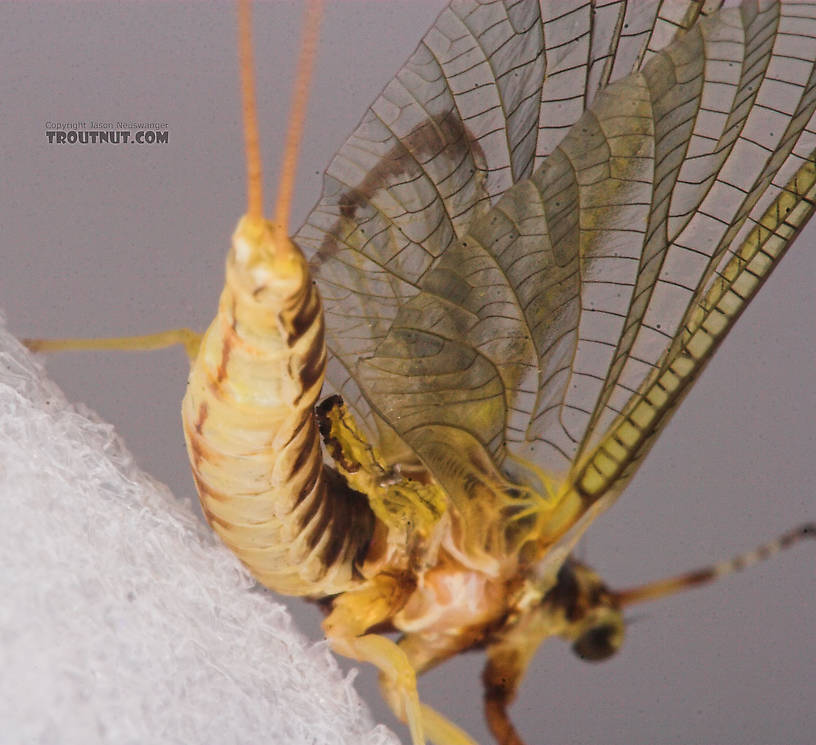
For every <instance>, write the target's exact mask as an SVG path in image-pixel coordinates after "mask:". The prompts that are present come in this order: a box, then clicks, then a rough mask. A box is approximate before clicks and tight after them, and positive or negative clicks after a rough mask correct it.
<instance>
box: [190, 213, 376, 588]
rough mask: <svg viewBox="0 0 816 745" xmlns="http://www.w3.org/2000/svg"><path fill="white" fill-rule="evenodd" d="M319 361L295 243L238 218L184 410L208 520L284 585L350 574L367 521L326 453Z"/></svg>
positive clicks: (317, 324) (321, 584)
mask: <svg viewBox="0 0 816 745" xmlns="http://www.w3.org/2000/svg"><path fill="white" fill-rule="evenodd" d="M325 364H326V348H325V341H324V325H323V311H322V308H321V305H320V298H319V296H318V293H317V291H316V289H315V287H314V285H313V283H312V281H311V277H310V275H309V272H308V268H307V266H306V262H305V261H304V260H303V257H302V255H301V253H300V251H299V250H298V249H297V248H296V247H294V245H293V244H291V243H289V244H288V246H287V247H286V249H285V251H283V252H282V253H281V252H280V251H279V250H277V251H276V249H275V248H274V246H272V245H271V244H270V242H269V231H268V229H267V228H266V226H265V225H260V224H258V223H257V222H255V223H253V222H252V221H250V220H248V219H247V218H244V219H243V220H242V221H241V223H239V226H238V228H237V230H236V233H235V236H234V237H233V246H232V249H231V251H230V253H229V257H228V259H227V278H226V285H225V288H224V291H223V293H222V295H221V299H220V302H219V308H218V314H217V315H216V317H215V320H214V321H213V322H212V324H211V325H210V328H209V329H208V330H207V332H206V334H205V335H204V338H203V339H202V343H201V348H200V350H199V353H198V357H197V358H196V360H195V361H194V363H193V365H192V369H191V372H190V378H189V381H188V385H187V392H186V394H185V397H184V402H183V404H182V420H183V422H184V432H185V438H186V441H187V449H188V452H189V455H190V461H191V464H192V468H193V475H194V478H195V481H196V486H197V488H198V493H199V497H200V499H201V505H202V507H203V510H204V514H205V515H206V517H207V519H208V521H209V522H210V524H211V525H212V527H213V529H214V530H215V531H216V532H217V533H218V535H219V536H220V537H221V538H222V540H223V541H224V542H225V543H226V544H227V546H229V547H230V548H231V549H232V550H233V551H234V552H235V553H236V554H237V555H238V557H239V558H240V559H241V561H243V562H244V564H246V565H247V567H248V568H249V569H250V571H251V572H252V573H253V575H254V576H255V577H256V578H257V579H258V580H259V581H260V582H262V583H263V584H264V585H266V586H267V587H270V588H272V589H274V590H276V591H278V592H282V593H286V594H289V595H316V596H317V595H329V594H334V593H338V592H343V591H345V590H347V589H349V588H350V587H353V586H354V585H356V584H357V583H358V581H359V580H360V576H359V573H358V567H359V565H360V564H361V562H362V561H363V559H364V558H365V553H366V551H367V548H368V544H369V541H370V538H371V534H372V532H373V528H374V515H373V513H372V511H371V508H370V507H369V504H368V501H367V499H366V498H365V496H364V495H362V494H360V493H359V492H355V491H353V490H352V489H350V488H349V487H348V486H347V484H346V483H345V480H344V479H343V478H342V477H340V476H339V475H337V474H336V473H335V472H334V471H333V470H332V469H331V468H329V467H328V466H326V465H325V464H324V462H323V454H322V447H321V440H320V435H319V432H318V428H317V423H316V420H315V415H314V404H315V402H316V400H317V398H318V396H319V394H320V389H321V386H322V383H323V375H324V370H325Z"/></svg>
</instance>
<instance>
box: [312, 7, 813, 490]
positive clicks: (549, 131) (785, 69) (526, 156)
mask: <svg viewBox="0 0 816 745" xmlns="http://www.w3.org/2000/svg"><path fill="white" fill-rule="evenodd" d="M552 5H553V6H554V8H550V7H549V6H548V5H546V6H545V5H544V4H542V5H539V4H538V3H537V2H515V3H511V2H506V3H500V2H495V3H483V4H482V3H465V2H462V3H460V2H454V3H451V5H450V6H449V7H448V8H447V9H446V10H445V11H443V13H442V14H441V15H440V17H439V19H438V20H437V22H436V24H435V25H434V27H433V28H432V29H431V31H430V32H429V33H428V34H427V36H426V37H425V39H423V42H422V43H421V44H420V47H419V48H418V49H417V51H416V52H415V54H414V55H413V56H412V58H411V59H410V60H409V61H408V63H407V64H406V66H405V67H404V68H403V69H402V70H401V71H400V72H399V73H398V74H397V76H396V78H395V79H394V80H393V81H392V82H391V83H390V84H389V85H388V86H387V87H386V89H385V90H384V92H383V94H382V95H381V97H380V98H379V99H378V100H377V101H376V102H375V103H374V105H373V106H372V108H371V109H370V110H369V112H368V113H367V114H366V116H365V117H364V119H363V121H362V122H361V124H360V126H359V127H358V129H357V130H356V131H355V133H354V134H353V135H352V136H351V138H350V139H349V140H348V142H347V143H346V144H345V145H344V146H343V148H342V149H341V150H340V152H339V153H338V155H337V156H336V158H335V159H334V161H333V162H332V164H331V166H330V168H329V170H328V171H327V175H326V182H325V190H324V195H323V198H322V199H321V201H320V203H319V204H318V206H317V207H316V209H315V211H314V212H313V213H312V215H311V216H310V217H309V220H308V221H307V223H306V225H305V226H304V227H303V228H302V230H301V231H300V233H299V234H298V236H297V239H298V241H299V243H300V244H301V245H302V246H303V247H304V249H305V250H306V251H307V253H308V254H309V255H310V257H311V261H312V266H313V268H314V271H315V276H316V279H317V281H318V284H319V287H320V290H321V295H322V297H323V300H324V304H325V308H326V317H327V325H328V329H329V346H330V351H331V360H330V364H329V381H330V383H331V385H332V386H333V387H334V388H335V389H336V390H337V391H338V392H340V393H341V394H342V395H343V396H344V398H345V400H346V401H347V403H348V404H349V406H350V407H351V408H352V409H353V410H354V411H355V413H356V415H357V416H358V418H359V419H360V420H361V422H362V423H363V424H364V426H367V428H368V429H369V431H370V432H371V433H372V434H374V433H379V435H380V436H385V435H387V434H396V435H397V437H396V438H393V440H394V441H395V442H398V443H399V445H400V446H404V445H406V444H407V445H408V447H409V448H410V449H411V450H413V451H414V453H416V454H418V455H419V456H420V458H421V459H422V460H423V461H424V462H425V463H426V464H428V463H430V464H431V468H432V470H433V469H434V465H433V461H434V447H435V445H434V443H435V442H436V441H435V439H434V437H430V436H429V433H431V432H432V431H436V430H438V428H439V427H444V428H447V430H449V431H453V430H456V431H459V432H463V433H466V434H467V436H468V437H470V438H473V439H474V440H476V441H477V442H479V443H480V444H481V445H482V447H483V448H484V450H485V451H486V452H487V453H488V454H489V455H490V457H491V458H492V459H493V460H494V462H495V463H496V464H498V465H500V466H503V468H504V470H505V472H508V473H510V474H511V475H513V477H514V478H515V479H516V480H519V481H528V482H530V483H531V484H533V485H536V486H538V487H540V486H541V484H540V482H539V481H538V480H537V477H536V475H535V469H533V468H528V467H526V466H524V465H523V464H524V463H525V462H526V463H531V464H536V465H537V466H538V467H540V468H541V469H543V470H544V472H546V473H547V474H548V475H549V476H550V477H551V478H553V479H554V480H555V481H557V482H561V483H572V484H576V483H577V484H579V485H580V488H581V489H582V490H583V491H584V492H586V495H587V499H588V501H591V500H592V499H594V498H596V497H597V496H600V494H602V493H603V492H604V491H606V490H607V489H608V488H609V487H610V485H612V484H613V483H615V482H621V480H622V476H624V475H625V474H626V473H628V472H630V471H631V464H632V463H633V462H634V461H635V460H636V459H637V458H638V457H639V456H640V455H642V453H643V452H644V447H645V446H646V445H648V442H649V441H650V439H651V438H652V437H653V436H654V434H655V433H656V432H657V431H659V429H660V427H661V426H662V425H663V423H664V422H665V421H666V414H667V413H668V412H669V411H670V410H671V408H672V407H673V406H674V405H676V403H677V402H678V400H679V398H680V397H681V396H682V394H683V393H684V392H685V391H686V390H687V389H688V383H689V382H690V381H692V380H693V379H694V377H695V376H696V374H697V373H698V372H699V369H700V368H701V366H702V365H703V364H704V363H705V361H706V360H707V359H708V358H709V357H710V355H711V353H712V351H713V349H714V348H715V347H716V344H717V343H718V342H719V340H720V339H721V338H722V336H723V335H724V333H725V332H726V331H727V330H728V328H730V325H731V323H732V322H733V320H734V319H735V318H736V316H737V315H738V314H739V312H740V310H741V309H742V307H743V306H744V304H745V302H747V300H748V299H750V297H751V295H752V294H753V292H754V291H755V289H756V287H758V285H759V283H760V282H761V281H762V279H763V278H764V277H765V276H766V275H767V273H768V272H769V271H770V269H771V268H772V267H773V265H774V264H775V262H776V260H777V259H778V258H779V256H780V255H781V253H782V252H783V251H784V249H785V247H786V246H787V245H788V243H789V241H790V240H791V238H792V237H793V235H794V234H795V232H796V230H797V229H798V228H799V227H800V226H801V224H803V222H804V220H806V219H807V217H808V216H809V214H810V209H811V206H812V196H813V194H812V191H813V189H812V174H813V148H814V145H815V144H816V142H814V135H813V126H812V116H813V111H814V106H816V90H815V89H816V86H815V84H814V65H813V60H814V59H816V45H814V38H815V37H816V28H814V20H813V17H814V8H813V6H812V4H809V3H784V4H781V5H780V4H777V3H765V4H762V5H761V7H758V6H757V4H756V3H746V4H745V6H743V7H742V8H739V9H728V10H725V11H722V12H720V13H717V14H715V15H714V16H711V17H710V18H707V19H696V14H697V13H699V12H703V13H707V12H709V11H710V10H712V9H711V8H708V7H705V6H703V5H701V4H699V3H663V4H661V3H652V4H650V3H640V2H639V3H607V4H600V3H598V4H596V5H594V7H591V6H590V4H583V5H579V6H577V7H576V8H574V9H573V10H569V11H568V12H564V10H563V9H564V5H565V4H564V3H553V4H552ZM695 20H700V22H699V23H696V24H695V25H694V26H693V28H692V30H691V31H690V32H689V33H688V34H685V35H684V36H683V37H682V38H680V39H679V40H677V41H675V42H673V43H672V44H671V45H670V46H669V47H668V48H667V49H666V50H665V51H663V52H661V53H659V54H658V53H656V50H657V49H658V48H660V47H662V46H665V45H666V43H667V42H668V41H669V40H670V39H671V38H672V37H673V36H674V34H675V33H676V31H677V29H678V27H685V26H687V25H689V24H691V23H692V22H693V21H695ZM633 67H634V68H636V69H639V70H640V71H639V72H638V73H637V74H633V75H629V76H627V77H623V76H624V75H627V73H629V72H630V71H631V70H632V69H633ZM610 81H617V82H613V83H612V84H610ZM494 202H495V205H494V206H491V205H493V204H494ZM385 439H386V440H388V437H387V436H385ZM389 442H390V440H389ZM397 450H398V448H397V447H396V446H394V453H396V452H397ZM400 457H405V456H404V455H400ZM519 459H521V460H519Z"/></svg>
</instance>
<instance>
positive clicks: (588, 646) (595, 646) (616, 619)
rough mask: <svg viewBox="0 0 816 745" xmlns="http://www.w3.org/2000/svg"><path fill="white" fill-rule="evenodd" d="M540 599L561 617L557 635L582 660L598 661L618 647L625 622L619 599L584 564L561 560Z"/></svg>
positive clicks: (607, 656)
mask: <svg viewBox="0 0 816 745" xmlns="http://www.w3.org/2000/svg"><path fill="white" fill-rule="evenodd" d="M543 603H544V605H545V606H548V608H549V610H550V611H551V612H553V613H557V614H558V615H559V616H560V617H561V618H562V619H563V620H562V623H563V627H562V630H561V631H560V633H559V635H560V636H561V637H562V638H563V639H566V640H567V641H570V642H571V643H572V651H573V652H574V653H575V654H576V655H577V656H578V657H580V658H581V659H582V660H584V661H586V662H602V661H603V660H607V659H609V658H610V657H611V656H612V655H614V654H615V653H616V652H617V651H618V650H619V649H620V648H621V646H622V644H623V638H624V631H625V622H624V619H623V614H622V613H621V607H620V603H619V601H618V599H617V597H616V595H615V594H614V593H613V592H611V591H610V590H609V588H608V587H607V586H606V585H605V584H604V582H603V580H602V579H601V578H600V576H599V575H598V574H597V573H596V572H595V571H594V570H592V569H590V568H589V567H588V566H586V565H584V564H581V563H579V562H577V561H575V560H572V559H570V560H569V561H567V562H565V564H564V565H563V566H562V567H561V571H560V572H559V573H558V579H557V581H556V584H555V586H554V587H552V589H551V590H550V591H549V592H548V593H547V595H545V597H544V601H543Z"/></svg>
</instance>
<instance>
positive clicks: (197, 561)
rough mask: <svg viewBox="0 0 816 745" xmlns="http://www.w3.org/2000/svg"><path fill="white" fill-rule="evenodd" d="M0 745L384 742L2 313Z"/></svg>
mask: <svg viewBox="0 0 816 745" xmlns="http://www.w3.org/2000/svg"><path fill="white" fill-rule="evenodd" d="M0 498H2V505H3V517H2V539H0V567H1V568H0V671H2V672H1V673H0V743H3V744H6V743H8V745H12V744H13V745H19V744H20V743H26V745H32V744H33V743H47V744H48V745H62V744H68V743H77V744H79V743H81V744H82V745H92V744H93V743H116V744H119V743H134V744H137V743H138V744H139V745H146V744H148V743H149V744H150V745H158V744H160V743H196V745H204V744H205V743H214V744H217V745H228V744H229V743H243V744H249V743H264V745H267V744H272V743H285V744H286V745H293V744H295V743H315V744H317V743H332V744H333V743H337V744H339V743H354V744H355V745H357V744H364V745H386V744H387V743H391V744H393V743H397V739H396V737H395V736H394V735H393V734H392V733H391V732H390V731H389V730H388V729H386V728H385V727H384V726H382V725H380V726H377V727H374V726H373V724H372V723H371V719H370V715H369V713H368V710H367V708H366V707H365V705H364V704H362V703H361V701H360V699H359V698H358V696H357V694H356V692H355V691H354V689H353V687H352V685H351V681H350V680H349V679H343V677H342V676H341V673H340V671H339V669H338V667H337V665H336V663H335V661H334V659H333V658H332V656H331V655H330V653H329V651H328V649H327V647H326V645H325V644H317V645H310V644H309V642H308V641H307V640H305V639H304V638H303V637H302V636H301V634H300V633H299V632H298V631H297V630H296V629H295V628H294V627H293V624H292V622H291V619H290V617H289V615H288V613H287V611H286V610H285V608H284V607H283V606H282V605H280V604H279V603H277V602H274V601H273V600H272V599H271V598H270V597H269V596H268V595H267V594H265V593H259V592H253V591H252V587H253V582H252V581H251V579H250V578H249V576H248V575H247V573H246V572H245V571H244V570H243V568H242V567H241V566H240V565H239V564H238V562H237V561H236V560H235V559H234V558H233V557H232V556H231V554H229V552H228V551H227V550H226V549H225V548H223V547H222V546H220V545H219V544H218V543H217V541H216V540H215V538H214V537H213V536H212V534H211V533H210V531H209V529H208V528H207V527H206V526H205V525H203V524H201V522H200V521H199V520H198V519H197V518H196V517H195V516H194V514H193V511H192V507H191V505H190V504H189V503H183V502H180V501H178V500H176V499H175V498H174V497H173V496H172V495H171V494H170V493H169V492H168V490H167V489H166V487H164V486H163V485H161V484H159V483H156V482H155V481H153V480H152V479H151V478H150V477H149V476H147V475H146V474H144V473H141V472H140V471H139V470H138V469H136V468H135V467H134V466H133V464H132V460H131V457H130V456H129V454H128V453H127V451H126V450H125V449H124V447H123V445H122V443H121V442H120V441H119V440H118V439H117V437H116V435H115V433H114V431H113V428H112V427H111V426H110V425H108V424H104V423H102V422H100V421H98V419H96V418H95V417H94V416H93V415H92V414H91V413H90V412H87V411H78V409H77V408H76V407H74V406H72V405H70V404H68V403H67V402H66V401H65V398H64V396H63V394H62V393H61V392H60V391H59V389H58V388H57V387H56V385H54V383H52V382H51V381H49V380H48V379H47V378H46V377H45V375H44V373H43V370H42V368H41V366H40V365H39V364H38V363H37V362H36V361H35V360H33V359H32V357H31V356H30V355H29V354H28V353H27V351H26V350H25V349H24V348H23V347H22V346H21V345H20V344H19V343H18V342H17V341H16V340H15V339H14V338H13V337H12V336H10V335H9V334H8V332H7V331H6V330H5V328H4V327H3V325H2V319H0Z"/></svg>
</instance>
